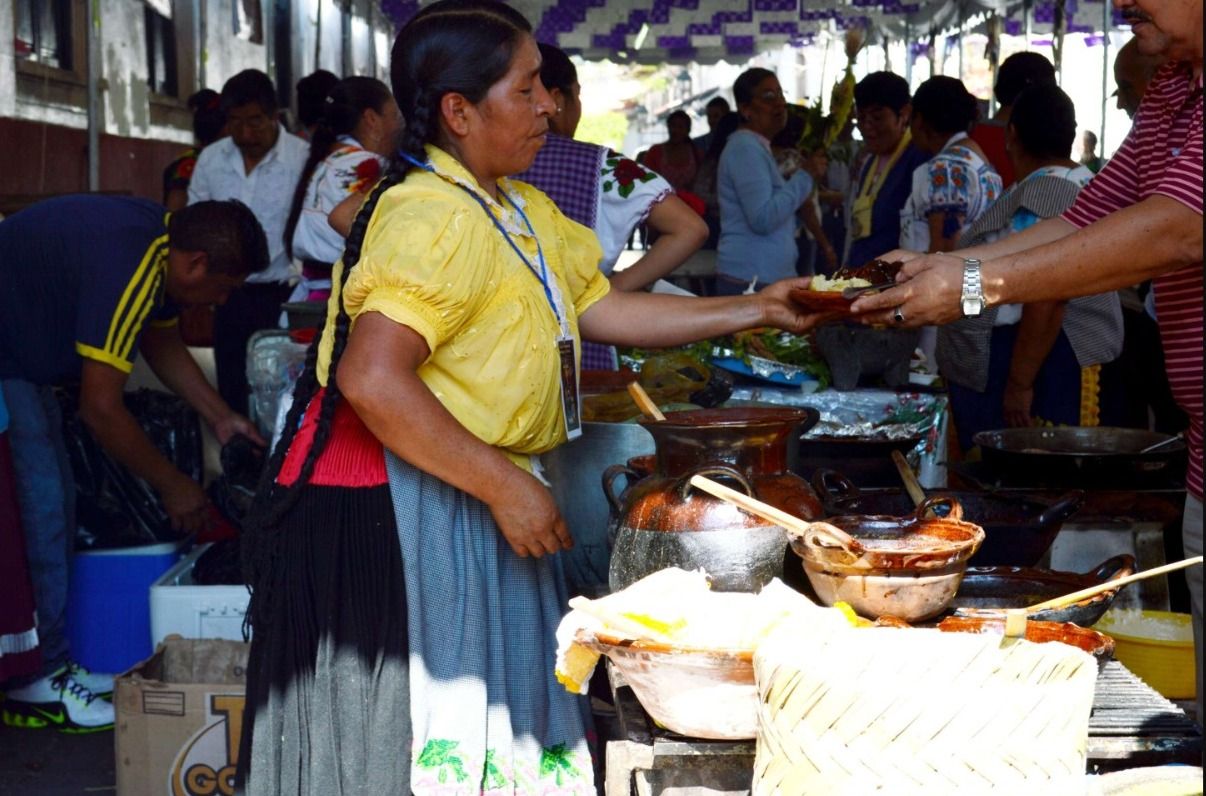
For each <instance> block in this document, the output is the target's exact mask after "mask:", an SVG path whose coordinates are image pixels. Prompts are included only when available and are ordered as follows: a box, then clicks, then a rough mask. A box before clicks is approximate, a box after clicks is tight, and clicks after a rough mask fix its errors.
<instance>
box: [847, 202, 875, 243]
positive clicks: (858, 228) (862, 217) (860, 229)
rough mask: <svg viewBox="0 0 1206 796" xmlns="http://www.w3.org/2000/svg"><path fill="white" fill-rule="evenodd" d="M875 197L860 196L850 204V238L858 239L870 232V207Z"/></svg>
mask: <svg viewBox="0 0 1206 796" xmlns="http://www.w3.org/2000/svg"><path fill="white" fill-rule="evenodd" d="M874 204H875V199H874V198H873V197H870V196H860V197H859V198H857V199H855V200H854V204H852V205H851V206H850V239H851V240H860V239H862V238H865V237H867V236H868V235H870V234H871V207H872V205H874Z"/></svg>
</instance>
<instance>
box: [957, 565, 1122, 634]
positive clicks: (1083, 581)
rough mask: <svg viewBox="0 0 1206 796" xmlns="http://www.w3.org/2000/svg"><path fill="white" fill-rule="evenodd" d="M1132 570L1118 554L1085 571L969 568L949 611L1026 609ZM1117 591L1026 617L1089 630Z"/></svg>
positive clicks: (1112, 600) (1110, 602) (1111, 601)
mask: <svg viewBox="0 0 1206 796" xmlns="http://www.w3.org/2000/svg"><path fill="white" fill-rule="evenodd" d="M1134 571H1135V557H1134V556H1130V555H1118V556H1114V557H1113V558H1110V559H1107V560H1105V561H1103V562H1102V563H1101V564H1099V565H1098V566H1096V567H1094V568H1093V569H1091V570H1089V571H1088V572H1084V573H1080V572H1059V571H1056V570H1050V569H1027V568H1022V567H968V569H967V573H966V574H965V575H964V576H963V582H962V583H961V584H959V591H958V593H956V594H955V599H954V600H953V601H952V602H951V606H950V607H951V608H952V609H960V608H963V609H969V608H970V609H985V608H1026V607H1029V606H1031V605H1036V604H1037V603H1041V602H1043V601H1045V600H1050V599H1052V598H1053V597H1062V596H1063V595H1065V594H1071V593H1072V592H1074V591H1079V590H1081V589H1086V588H1088V587H1090V586H1097V585H1099V584H1101V583H1105V582H1106V581H1108V580H1118V579H1119V578H1125V577H1126V576H1127V575H1130V574H1132V573H1133V572H1134ZM1117 595H1118V590H1117V589H1114V590H1113V591H1108V592H1104V593H1103V594H1098V595H1096V596H1094V597H1090V598H1089V599H1087V600H1084V601H1083V602H1079V603H1076V604H1075V605H1069V606H1067V607H1065V608H1057V609H1054V610H1046V611H1038V612H1037V613H1035V614H1032V615H1031V616H1030V617H1029V618H1031V619H1037V620H1042V621H1046V622H1072V623H1073V624H1077V625H1080V626H1081V627H1090V626H1091V625H1092V624H1093V623H1094V622H1096V621H1097V620H1098V619H1101V617H1102V615H1103V614H1104V613H1105V612H1106V611H1107V610H1109V608H1110V606H1111V605H1112V604H1113V602H1114V598H1115V597H1116V596H1117Z"/></svg>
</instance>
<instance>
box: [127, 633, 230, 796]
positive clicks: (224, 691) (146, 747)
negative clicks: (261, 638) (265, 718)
mask: <svg viewBox="0 0 1206 796" xmlns="http://www.w3.org/2000/svg"><path fill="white" fill-rule="evenodd" d="M249 646H250V645H248V644H244V643H242V642H235V641H226V640H221V639H183V638H180V637H179V636H175V635H173V636H168V637H167V638H165V639H164V640H163V643H161V644H160V645H159V647H158V648H157V649H156V650H155V654H154V655H152V656H151V657H150V658H148V659H146V660H145V661H143V662H142V663H139V664H137V665H136V666H134V668H132V669H130V671H128V672H126V673H125V674H123V675H122V676H121V677H119V678H118V679H117V682H116V684H115V689H114V692H113V704H114V708H115V712H116V721H115V731H114V745H115V748H116V755H117V794H118V796H165V795H166V796H231V794H233V793H234V770H235V763H236V762H237V761H238V754H239V741H240V738H241V735H242V730H243V701H244V694H245V677H246V669H247V651H248V647H249Z"/></svg>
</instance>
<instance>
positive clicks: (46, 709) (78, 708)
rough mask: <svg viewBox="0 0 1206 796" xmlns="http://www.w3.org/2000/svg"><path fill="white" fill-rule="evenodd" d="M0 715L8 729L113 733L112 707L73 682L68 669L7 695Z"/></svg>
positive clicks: (73, 679)
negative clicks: (46, 728)
mask: <svg viewBox="0 0 1206 796" xmlns="http://www.w3.org/2000/svg"><path fill="white" fill-rule="evenodd" d="M0 712H2V716H3V720H4V723H5V724H7V725H8V726H9V727H21V728H24V729H42V728H44V727H53V728H54V729H56V730H58V731H59V732H66V733H86V732H100V731H102V730H111V729H113V705H112V704H111V703H109V702H106V701H105V700H103V699H101V698H100V696H99V695H98V694H96V693H94V692H92V691H90V690H89V689H88V688H87V686H85V685H84V684H82V683H80V682H79V681H78V680H76V679H75V676H74V673H73V670H72V668H71V666H70V665H68V666H64V667H63V668H62V669H59V670H58V671H57V672H55V673H54V674H51V675H48V676H46V677H43V678H42V679H40V680H36V681H34V682H32V683H30V684H29V685H27V686H23V687H22V688H14V689H12V690H11V691H9V692H8V694H7V696H6V698H5V700H4V706H3V710H2V711H0Z"/></svg>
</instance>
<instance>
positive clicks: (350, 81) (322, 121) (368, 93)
mask: <svg viewBox="0 0 1206 796" xmlns="http://www.w3.org/2000/svg"><path fill="white" fill-rule="evenodd" d="M391 101H392V97H390V94H389V89H388V88H387V87H386V85H385V84H384V83H382V82H381V81H380V80H378V79H376V78H374V77H360V76H356V77H345V78H344V79H343V80H340V81H339V82H338V83H336V84H335V86H334V87H333V88H332V89H331V91H330V93H328V94H327V96H326V99H325V100H324V101H323V103H322V105H321V106H320V107H321V108H322V113H321V115H320V116H319V117H318V119H317V120H316V122H315V126H314V132H313V133H311V135H310V155H309V157H307V158H306V165H305V166H303V167H302V172H301V176H300V177H298V178H297V187H295V188H294V189H293V203H292V204H291V205H290V207H289V217H288V220H287V221H285V251H286V252H287V253H288V255H289V256H290V257H293V231H294V230H295V229H297V221H298V219H300V218H301V212H302V204H303V203H304V202H305V200H306V191H307V190H309V188H310V178H311V177H313V176H314V170H315V169H317V168H318V164H319V163H322V162H323V161H324V160H326V159H327V156H328V155H330V154H331V152H332V150H334V149H335V144H336V143H337V142H338V140H339V136H341V135H351V134H352V133H354V132H355V131H356V128H357V127H358V126H359V125H360V119H361V117H363V116H364V112H365V111H367V110H369V109H372V110H375V111H377V112H378V113H384V112H385V108H386V105H387V104H388V103H389V102H391Z"/></svg>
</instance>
